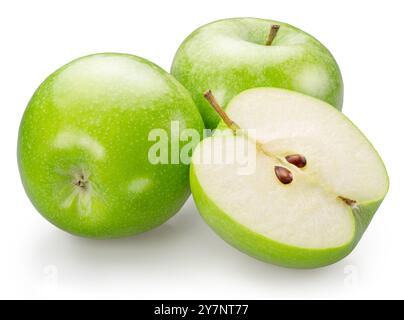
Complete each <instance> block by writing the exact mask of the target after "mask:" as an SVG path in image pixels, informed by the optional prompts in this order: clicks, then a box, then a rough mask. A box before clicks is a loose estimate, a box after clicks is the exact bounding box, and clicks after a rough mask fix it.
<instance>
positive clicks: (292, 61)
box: [171, 18, 343, 128]
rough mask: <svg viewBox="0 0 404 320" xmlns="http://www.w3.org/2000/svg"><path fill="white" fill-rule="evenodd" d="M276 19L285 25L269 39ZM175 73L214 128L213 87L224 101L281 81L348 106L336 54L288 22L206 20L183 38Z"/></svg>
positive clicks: (282, 84)
mask: <svg viewBox="0 0 404 320" xmlns="http://www.w3.org/2000/svg"><path fill="white" fill-rule="evenodd" d="M273 25H280V29H279V31H278V33H277V35H276V37H275V38H274V40H273V42H272V44H271V45H266V41H267V38H268V34H269V30H270V28H271V26H273ZM171 73H172V74H173V75H174V76H175V77H176V78H177V79H178V80H179V81H180V82H181V83H182V84H183V85H184V86H185V87H186V88H187V89H188V90H189V91H190V92H191V94H192V97H193V99H194V101H195V103H196V104H197V106H198V108H199V110H200V112H201V114H202V117H203V119H204V121H205V125H206V126H207V127H208V128H215V127H216V125H217V123H218V121H219V118H218V116H217V115H216V114H215V112H214V111H213V110H212V109H211V108H210V106H209V105H208V104H207V102H206V101H205V100H204V99H203V93H204V92H205V91H206V90H208V89H211V90H212V91H213V93H214V94H215V96H216V98H217V100H218V101H219V102H220V104H221V105H222V106H223V107H226V106H227V103H228V102H229V101H230V99H231V98H232V97H234V96H235V95H236V94H238V93H240V92H241V91H244V90H246V89H250V88H255V87H277V88H284V89H289V90H293V91H298V92H301V93H304V94H307V95H310V96H313V97H316V98H318V99H320V100H323V101H326V102H328V103H329V104H331V105H333V106H334V107H336V108H337V109H339V110H340V109H341V108H342V102H343V82H342V77H341V73H340V70H339V67H338V65H337V63H336V61H335V60H334V58H333V56H332V55H331V53H330V52H329V51H328V50H327V48H326V47H324V46H323V45H322V44H321V43H320V42H319V41H318V40H316V39H315V38H314V37H312V36H311V35H309V34H307V33H305V32H304V31H302V30H299V29H297V28H295V27H293V26H291V25H288V24H286V23H280V22H276V21H271V20H263V19H255V18H234V19H227V20H220V21H216V22H212V23H210V24H207V25H205V26H202V27H200V28H199V29H197V30H196V31H194V32H193V33H191V34H190V35H189V36H188V37H187V38H186V39H185V41H184V42H183V43H182V44H181V46H180V48H179V49H178V51H177V54H176V56H175V58H174V61H173V64H172V68H171Z"/></svg>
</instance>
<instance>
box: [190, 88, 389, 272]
mask: <svg viewBox="0 0 404 320" xmlns="http://www.w3.org/2000/svg"><path fill="white" fill-rule="evenodd" d="M227 114H228V115H229V117H230V118H231V119H232V120H233V121H234V122H235V123H236V124H237V125H238V126H239V127H241V128H243V129H250V130H251V129H254V130H255V131H253V132H252V133H251V134H248V135H246V134H238V133H237V134H234V133H233V132H232V131H230V132H228V131H218V132H216V134H215V135H214V136H212V137H210V138H207V139H205V140H203V141H202V142H201V143H200V144H199V145H198V147H197V148H196V150H195V152H194V155H193V158H192V164H191V176H190V178H191V190H192V194H193V197H194V199H195V202H196V205H197V207H198V209H199V211H200V213H201V215H202V217H203V218H204V219H205V220H206V222H207V223H208V224H209V225H210V226H211V227H212V228H213V229H214V230H215V231H216V232H217V233H218V234H219V235H220V236H221V237H222V238H223V239H224V240H225V241H227V242H228V243H230V244H231V245H233V246H234V247H236V248H238V249H240V250H241V251H243V252H245V253H247V254H249V255H251V256H253V257H256V258H258V259H261V260H264V261H267V262H272V263H275V264H278V265H282V266H287V267H294V268H315V267H321V266H325V265H328V264H331V263H334V262H336V261H338V260H340V259H342V258H343V257H345V256H346V255H347V254H349V253H350V252H351V251H352V250H353V248H354V247H355V246H356V244H357V243H358V241H359V240H360V238H361V236H362V235H363V233H364V232H365V230H366V228H367V226H368V225H369V223H370V221H371V219H372V217H373V215H374V214H375V212H376V210H377V209H378V207H379V206H380V204H381V202H382V201H383V199H384V197H385V195H386V193H387V190H388V184H389V181H388V176H387V173H386V169H385V167H384V164H383V161H382V160H381V158H380V157H379V155H378V154H377V152H376V151H375V149H374V148H373V146H372V145H371V144H370V143H369V141H368V140H367V139H366V137H365V136H364V135H363V134H362V133H361V132H360V131H359V129H358V128H357V127H355V125H354V124H353V123H352V122H351V121H350V120H349V119H347V118H346V117H345V116H344V115H343V114H342V113H341V112H339V111H338V110H336V109H335V108H333V107H332V106H330V105H328V104H326V103H325V102H322V101H320V100H318V99H315V98H312V97H309V96H305V95H302V94H300V93H296V92H292V91H287V90H283V89H274V88H257V89H250V90H247V91H244V92H242V93H241V94H239V95H238V96H236V97H235V98H234V99H233V100H232V101H231V102H230V103H229V106H228V108H227ZM219 126H220V128H223V124H220V125H219ZM245 145H247V146H250V147H249V148H246V147H243V146H245ZM247 151H249V152H247ZM224 155H225V156H227V158H224ZM234 155H236V157H233V158H232V157H231V156H234ZM221 157H222V158H221ZM237 159H239V160H237ZM220 160H221V161H220ZM247 169H248V170H247Z"/></svg>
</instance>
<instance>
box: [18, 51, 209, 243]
mask: <svg viewBox="0 0 404 320" xmlns="http://www.w3.org/2000/svg"><path fill="white" fill-rule="evenodd" d="M171 121H178V122H179V125H180V126H181V127H183V128H194V129H196V130H198V131H201V130H202V129H203V121H202V119H201V117H200V115H199V113H198V110H197V108H196V106H195V104H194V103H193V101H192V99H191V97H190V95H189V94H188V92H187V91H186V90H185V89H184V88H183V86H182V85H181V84H179V83H178V81H177V80H175V79H174V77H172V76H171V75H170V74H168V73H167V72H165V71H164V70H162V69H161V68H159V67H158V66H156V65H155V64H153V63H151V62H149V61H147V60H145V59H142V58H139V57H136V56H132V55H126V54H113V53H111V54H97V55H92V56H87V57H83V58H80V59H77V60H75V61H73V62H71V63H69V64H67V65H65V66H63V67H62V68H61V69H59V70H57V71H56V72H55V73H53V74H52V75H50V76H49V77H48V78H47V79H46V80H45V81H44V82H43V83H42V84H41V86H40V87H39V88H38V89H37V91H36V92H35V94H34V96H33V97H32V99H31V101H30V102H29V105H28V107H27V109H26V111H25V113H24V116H23V119H22V121H21V125H20V131H19V137H18V164H19V169H20V174H21V178H22V182H23V184H24V187H25V190H26V192H27V194H28V196H29V198H30V199H31V201H32V203H33V204H34V206H35V207H36V209H37V210H38V211H39V212H40V213H41V214H42V215H43V216H44V217H45V218H46V219H48V220H49V221H50V222H51V223H53V224H55V225H56V226H58V227H59V228H61V229H63V230H65V231H68V232H70V233H73V234H76V235H80V236H86V237H95V238H109V237H122V236H129V235H133V234H136V233H139V232H143V231H146V230H149V229H152V228H154V227H156V226H158V225H160V224H162V223H163V222H165V221H166V220H167V219H169V218H170V217H171V216H172V215H174V214H175V213H176V212H177V211H178V210H179V208H181V206H182V205H183V203H184V201H185V200H186V199H187V197H188V195H189V182H188V175H189V173H188V172H189V165H186V164H172V165H171V164H156V165H154V164H151V163H150V161H149V159H148V151H149V149H150V147H151V146H152V145H153V144H155V141H149V138H148V135H149V132H150V131H151V130H153V129H155V128H160V129H163V130H166V131H167V132H168V133H170V124H171ZM168 137H169V139H171V136H170V135H169V136H168ZM169 142H170V140H169ZM185 143H187V141H180V146H183V145H184V144H185Z"/></svg>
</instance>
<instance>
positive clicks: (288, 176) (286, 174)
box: [275, 166, 293, 184]
mask: <svg viewBox="0 0 404 320" xmlns="http://www.w3.org/2000/svg"><path fill="white" fill-rule="evenodd" d="M275 174H276V176H277V178H278V179H279V181H280V182H282V183H283V184H289V183H291V182H292V181H293V174H292V172H290V171H289V170H288V169H286V168H284V167H280V166H275Z"/></svg>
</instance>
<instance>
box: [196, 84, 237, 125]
mask: <svg viewBox="0 0 404 320" xmlns="http://www.w3.org/2000/svg"><path fill="white" fill-rule="evenodd" d="M203 96H204V97H205V99H206V100H208V102H209V103H210V105H211V106H212V107H213V109H215V111H216V112H217V113H218V115H219V116H220V118H222V119H223V121H224V123H225V124H226V125H227V126H228V127H229V128H230V129H231V130H233V131H237V130H239V129H240V127H239V126H238V124H237V123H235V122H234V121H233V120H231V119H230V118H229V116H228V115H227V113H226V112H225V111H224V110H223V108H222V107H221V106H220V104H219V102H217V100H216V98H215V96H214V95H213V93H212V91H211V90H208V91H206V92H205V93H204V94H203Z"/></svg>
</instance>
